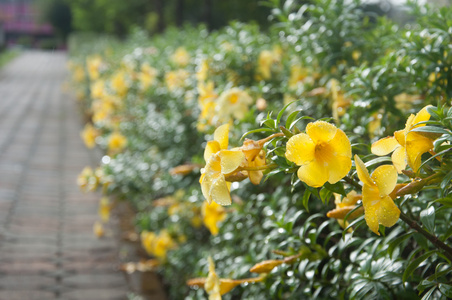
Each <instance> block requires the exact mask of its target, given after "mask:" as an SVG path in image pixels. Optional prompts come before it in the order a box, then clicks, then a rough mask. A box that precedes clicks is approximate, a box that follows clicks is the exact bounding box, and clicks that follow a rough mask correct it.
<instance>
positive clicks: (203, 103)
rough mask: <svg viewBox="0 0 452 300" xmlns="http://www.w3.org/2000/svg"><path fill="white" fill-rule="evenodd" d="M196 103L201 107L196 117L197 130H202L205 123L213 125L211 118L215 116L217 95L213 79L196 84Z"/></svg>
mask: <svg viewBox="0 0 452 300" xmlns="http://www.w3.org/2000/svg"><path fill="white" fill-rule="evenodd" d="M198 93H199V97H198V105H199V108H200V109H201V113H200V114H199V118H198V125H197V127H198V130H199V131H204V130H205V127H206V125H213V119H214V118H215V115H216V113H215V105H216V104H215V99H216V98H217V97H218V95H217V93H216V92H215V86H214V83H213V81H208V82H207V83H204V82H200V83H199V84H198Z"/></svg>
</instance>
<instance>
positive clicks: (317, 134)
mask: <svg viewBox="0 0 452 300" xmlns="http://www.w3.org/2000/svg"><path fill="white" fill-rule="evenodd" d="M336 132H337V127H336V126H334V125H333V124H331V123H328V122H325V121H316V122H313V123H309V124H308V125H307V126H306V134H307V135H309V137H310V138H311V139H312V140H313V141H314V143H316V144H317V143H319V142H323V143H327V142H329V141H331V140H332V139H333V138H334V136H335V135H336Z"/></svg>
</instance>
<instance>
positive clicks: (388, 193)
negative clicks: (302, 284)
mask: <svg viewBox="0 0 452 300" xmlns="http://www.w3.org/2000/svg"><path fill="white" fill-rule="evenodd" d="M429 119H430V114H429V113H428V111H427V107H424V108H423V109H422V110H421V111H420V112H419V113H418V114H416V115H411V116H410V117H409V118H408V121H407V123H406V126H405V129H403V130H399V131H396V132H395V133H394V137H387V138H383V139H381V140H379V141H377V142H375V143H374V144H373V145H372V148H371V149H372V153H373V154H375V155H387V154H389V153H391V152H393V151H394V153H393V155H392V161H393V165H382V166H379V167H378V168H376V169H375V170H374V172H373V173H372V174H371V175H369V172H368V171H367V168H366V166H365V164H364V162H363V161H362V160H361V159H360V158H359V156H358V155H355V157H354V160H355V166H356V171H357V175H358V178H359V179H360V181H361V182H362V196H361V195H358V194H357V193H356V191H351V192H350V193H349V194H348V195H347V196H346V197H345V198H344V200H343V201H339V199H336V206H337V208H336V210H333V211H331V212H329V213H328V216H330V217H333V218H337V219H341V220H343V219H344V218H345V216H346V215H347V213H349V212H350V211H352V210H353V209H355V208H356V203H357V202H358V201H359V200H362V203H363V208H364V214H365V220H366V222H367V225H368V226H369V228H370V229H371V230H372V231H373V232H375V233H376V234H379V232H378V226H379V224H381V225H383V226H386V227H390V226H393V225H394V224H395V223H396V222H397V220H398V219H399V215H400V209H399V208H398V207H397V205H396V204H395V203H394V200H393V199H395V198H396V197H397V192H398V190H399V189H400V188H402V187H404V186H405V185H404V184H400V185H397V180H398V173H402V172H403V171H404V170H405V169H406V167H407V165H408V166H410V167H411V169H412V171H413V172H415V173H416V172H418V170H419V167H420V165H421V156H422V154H424V153H425V152H429V151H430V152H432V149H433V142H434V140H435V139H434V137H431V136H429V135H425V134H422V133H418V132H415V131H413V129H415V128H418V127H421V126H425V124H423V123H421V124H419V123H420V122H424V121H427V120H429ZM228 132H229V127H228V125H227V124H226V125H222V126H220V127H218V128H217V130H216V131H215V133H214V140H213V141H209V142H208V143H207V145H206V148H205V152H204V158H205V160H206V166H205V168H204V169H203V170H202V175H201V179H200V183H201V189H202V192H203V195H204V197H205V199H206V200H207V202H208V203H211V202H212V201H213V202H216V203H218V204H221V205H230V204H231V203H232V201H231V196H230V194H229V187H230V182H232V181H240V180H243V179H244V178H246V177H249V178H250V180H251V182H252V183H254V184H259V182H260V180H261V178H262V176H263V174H262V171H263V170H265V169H267V168H268V165H267V164H266V158H265V152H264V150H262V145H263V144H262V142H261V141H258V142H255V141H250V140H247V141H245V142H244V145H243V146H242V147H239V148H233V149H231V150H228V149H227V148H228ZM273 137H275V136H274V135H273V136H271V137H269V138H267V139H266V140H265V141H267V140H268V139H271V138H273ZM432 154H433V153H432ZM285 157H286V159H287V160H289V161H291V162H293V163H295V164H296V165H298V166H299V168H298V171H297V175H298V178H299V179H300V180H301V181H302V182H304V183H306V184H307V185H308V186H311V187H322V186H323V185H324V184H325V183H326V182H328V183H330V184H335V183H337V182H339V181H340V180H341V179H343V178H344V177H345V176H347V174H348V173H349V171H350V169H351V167H352V159H351V158H352V149H351V144H350V140H349V139H348V137H347V136H346V134H345V133H344V132H343V131H342V130H341V129H339V128H337V127H336V126H334V125H333V124H330V123H328V122H325V121H315V122H312V123H309V124H308V125H307V126H306V133H298V134H295V135H293V136H291V137H290V138H289V139H288V141H287V144H286V153H285ZM359 213H360V210H356V211H355V212H354V213H353V215H352V216H350V219H352V218H354V217H356V216H357V215H359ZM342 225H344V224H342Z"/></svg>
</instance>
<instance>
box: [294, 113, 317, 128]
mask: <svg viewBox="0 0 452 300" xmlns="http://www.w3.org/2000/svg"><path fill="white" fill-rule="evenodd" d="M300 120H315V119H314V118H311V117H308V116H303V117H299V118H298V119H296V120H295V121H293V122H292V124H290V127H289V129H290V130H292V128H294V127H295V124H297V122H298V121H300Z"/></svg>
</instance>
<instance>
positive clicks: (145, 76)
mask: <svg viewBox="0 0 452 300" xmlns="http://www.w3.org/2000/svg"><path fill="white" fill-rule="evenodd" d="M157 74H158V71H157V69H154V68H153V67H151V66H150V65H149V64H148V63H144V64H143V65H141V72H140V73H139V74H138V80H139V82H140V89H141V90H142V91H144V90H146V89H147V88H149V87H150V86H151V85H153V84H154V83H155V79H156V78H157Z"/></svg>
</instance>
